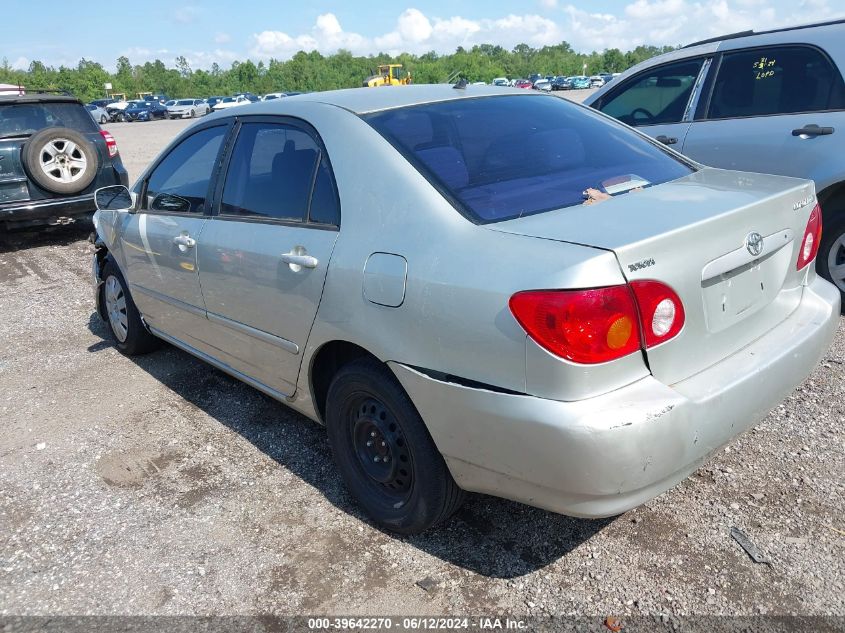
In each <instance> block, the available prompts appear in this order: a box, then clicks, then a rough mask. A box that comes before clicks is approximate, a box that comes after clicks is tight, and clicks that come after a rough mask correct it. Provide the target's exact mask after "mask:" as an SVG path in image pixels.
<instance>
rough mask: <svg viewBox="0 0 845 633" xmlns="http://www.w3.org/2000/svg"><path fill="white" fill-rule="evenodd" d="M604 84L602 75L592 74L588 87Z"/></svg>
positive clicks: (599, 86)
mask: <svg viewBox="0 0 845 633" xmlns="http://www.w3.org/2000/svg"><path fill="white" fill-rule="evenodd" d="M603 85H604V77H603V76H602V75H593V76H592V77H590V88H601V87H602V86H603Z"/></svg>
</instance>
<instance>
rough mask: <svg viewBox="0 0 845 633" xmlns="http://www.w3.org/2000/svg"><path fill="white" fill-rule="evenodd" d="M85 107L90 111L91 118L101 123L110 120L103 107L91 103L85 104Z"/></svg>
mask: <svg viewBox="0 0 845 633" xmlns="http://www.w3.org/2000/svg"><path fill="white" fill-rule="evenodd" d="M85 109H86V110H88V112H90V113H91V118H92V119H94V120H95V121H96V122H97V123H100V124H103V123H108V122H109V121H110V120H111V117H110V116H109V113H108V111H107V110H106V109H105V108H101V107H100V106H97V105H95V104H93V103H89V104H88V105H86V106H85Z"/></svg>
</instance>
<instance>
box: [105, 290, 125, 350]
mask: <svg viewBox="0 0 845 633" xmlns="http://www.w3.org/2000/svg"><path fill="white" fill-rule="evenodd" d="M103 293H104V297H105V300H106V312H107V313H108V315H109V325H111V329H112V332H114V335H115V337H116V338H117V340H118V341H119V342H120V343H123V342H125V341H126V337H127V336H128V335H129V315H128V313H127V311H126V296H125V295H124V294H123V286H121V285H120V281H119V280H118V278H117V277H115V276H114V275H109V276H108V277H107V278H106V284H105V288H104V289H103Z"/></svg>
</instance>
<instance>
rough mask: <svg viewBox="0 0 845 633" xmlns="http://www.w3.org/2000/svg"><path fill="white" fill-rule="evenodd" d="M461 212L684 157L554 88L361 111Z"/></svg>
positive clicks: (589, 184) (617, 179) (625, 176)
mask: <svg viewBox="0 0 845 633" xmlns="http://www.w3.org/2000/svg"><path fill="white" fill-rule="evenodd" d="M364 118H365V120H367V121H368V122H369V123H370V125H372V126H373V127H374V128H375V129H376V130H377V131H378V132H379V133H381V134H382V135H383V136H384V137H385V138H386V139H387V140H388V141H390V142H391V144H393V145H394V147H396V148H397V149H398V150H399V151H400V152H401V153H402V154H403V155H404V156H405V157H406V158H407V159H408V160H409V161H410V162H411V163H412V164H413V165H414V166H415V167H416V168H417V169H418V170H419V171H420V172H422V173H423V174H424V175H425V176H426V177H427V178H428V179H429V180H430V181H431V182H432V184H433V185H434V186H435V187H437V188H438V189H439V190H440V191H441V192H442V193H443V194H444V195H445V196H446V197H447V198H449V199H450V200H451V201H452V202H453V203H454V204H455V205H456V207H457V208H458V209H459V210H460V211H461V212H462V213H464V215H466V216H467V217H468V218H469V219H471V220H473V221H474V222H478V223H487V222H499V221H503V220H509V219H513V218H517V217H520V216H524V215H531V214H534V213H541V212H543V211H550V210H552V209H559V208H562V207H568V206H572V205H577V204H582V203H584V201H585V199H586V197H587V196H586V195H585V191H586V190H587V189H596V190H598V191H600V192H602V193H604V194H610V195H622V194H624V193H625V192H627V191H631V190H632V189H636V188H641V187H649V186H653V185H657V184H660V183H664V182H667V181H669V180H675V179H677V178H681V177H683V176H686V175H687V174H689V173H691V172H692V171H693V169H692V167H691V166H689V165H688V164H687V163H685V162H683V161H681V160H680V159H677V158H675V157H674V156H672V155H671V154H669V153H668V152H666V151H663V150H662V149H660V148H659V147H657V146H656V145H655V144H653V143H651V142H649V141H647V140H645V139H644V138H642V137H641V136H640V135H639V134H637V133H635V132H633V131H631V130H629V129H627V128H625V127H623V126H622V125H619V124H617V123H615V122H613V121H610V120H608V119H607V118H605V117H603V116H601V115H599V114H597V113H594V112H591V111H590V110H587V109H585V108H583V107H580V106H577V105H575V104H572V103H569V102H568V101H566V100H565V99H561V98H558V97H555V96H546V97H544V96H540V95H536V96H525V97H522V96H516V95H514V96H502V97H483V98H478V99H459V100H454V101H446V102H441V103H433V104H427V105H421V106H413V107H408V108H399V109H395V110H388V111H384V112H378V113H375V114H371V115H366V116H365V117H364Z"/></svg>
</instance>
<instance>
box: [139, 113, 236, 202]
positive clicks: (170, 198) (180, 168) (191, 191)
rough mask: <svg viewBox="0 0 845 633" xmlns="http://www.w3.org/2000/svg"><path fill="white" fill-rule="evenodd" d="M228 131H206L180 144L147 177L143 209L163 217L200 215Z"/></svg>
mask: <svg viewBox="0 0 845 633" xmlns="http://www.w3.org/2000/svg"><path fill="white" fill-rule="evenodd" d="M227 129H228V128H227V126H225V125H219V126H217V127H211V128H206V129H204V130H200V131H199V132H197V133H195V134H192V135H191V136H189V137H188V138H186V139H185V140H183V141H182V142H181V143H179V145H177V146H176V147H175V148H174V149H173V150H172V151H171V152H170V153H169V154H168V155H167V156H166V157H165V158H164V160H162V161H161V162H160V163H159V164H158V165H157V166H156V168H155V169H154V170H153V173H152V174H151V175H150V177H149V179H148V181H147V193H146V205H145V207H144V208H146V209H148V210H150V211H160V212H165V213H203V212H204V211H205V208H206V205H205V202H206V196H207V195H208V185H209V182H210V181H211V177H212V174H213V173H214V167H215V165H216V164H217V159H218V155H219V153H220V146H221V144H222V143H223V138H224V137H225V135H226V130H227Z"/></svg>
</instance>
